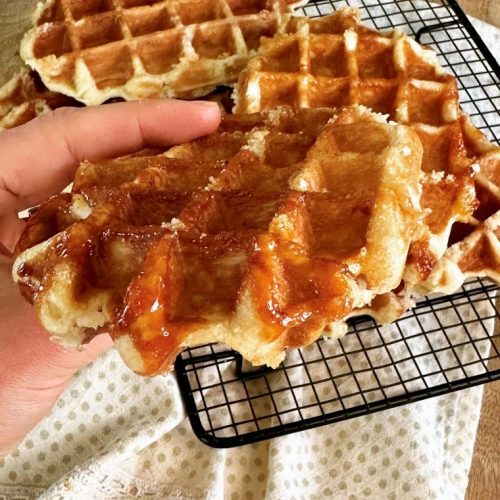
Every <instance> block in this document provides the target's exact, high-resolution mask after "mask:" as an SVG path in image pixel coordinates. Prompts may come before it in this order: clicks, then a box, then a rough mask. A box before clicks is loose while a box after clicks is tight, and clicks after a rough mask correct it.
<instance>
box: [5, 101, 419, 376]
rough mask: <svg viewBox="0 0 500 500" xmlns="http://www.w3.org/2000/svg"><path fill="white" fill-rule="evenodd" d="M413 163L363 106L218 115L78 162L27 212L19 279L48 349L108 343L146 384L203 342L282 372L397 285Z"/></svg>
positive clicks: (414, 157) (405, 141) (407, 143)
mask: <svg viewBox="0 0 500 500" xmlns="http://www.w3.org/2000/svg"><path fill="white" fill-rule="evenodd" d="M361 138H362V140H361ZM421 154H422V151H421V144H420V141H419V140H418V137H417V135H416V134H415V133H414V132H413V131H412V130H410V129H409V128H407V127H404V126H401V125H396V124H388V123H387V122H386V121H385V120H384V119H383V118H382V117H380V116H379V115H376V114H373V113H371V112H370V111H368V110H366V109H365V108H363V107H359V106H353V107H348V108H345V109H343V110H341V111H340V112H338V113H335V111H334V110H331V109H312V110H303V111H298V112H294V111H292V110H291V109H290V108H278V109H275V110H270V111H268V112H263V113H259V114H255V115H245V116H232V115H226V116H224V118H223V121H222V125H221V127H220V129H219V130H218V132H216V133H215V134H212V135H210V136H207V137H206V138H202V139H199V140H196V141H194V142H191V143H187V144H184V145H180V146H175V147H173V148H171V149H169V150H168V151H167V152H165V153H162V154H159V155H158V154H154V152H153V151H148V152H145V153H141V154H139V155H135V156H132V157H126V158H121V159H117V160H110V161H106V162H102V163H97V164H93V163H89V162H84V163H83V164H82V165H81V166H80V167H79V169H78V171H77V173H76V177H75V181H74V184H73V191H72V193H66V194H62V195H58V196H55V197H53V198H52V199H50V200H48V201H47V202H46V203H45V204H44V205H42V206H41V207H40V208H39V209H38V210H37V211H36V212H35V213H34V214H33V215H32V216H31V218H30V220H29V222H28V225H27V228H26V230H25V232H24V233H23V235H22V237H21V239H20V241H19V242H18V245H17V249H16V252H17V254H18V257H17V259H16V261H15V264H14V268H13V275H14V279H15V280H16V281H17V282H18V284H19V287H20V289H21V291H22V292H23V294H24V296H25V297H26V298H27V299H28V300H30V301H32V302H34V304H35V307H36V310H37V313H38V317H39V318H40V321H41V323H42V324H43V326H44V327H45V328H46V329H47V330H48V331H49V332H50V334H51V335H52V336H54V337H55V338H56V339H57V340H59V341H61V342H63V343H65V344H69V345H80V344H81V343H82V342H86V341H88V340H89V339H90V338H92V336H94V335H95V334H96V333H97V332H101V331H107V332H111V335H112V337H113V338H114V340H115V345H116V347H117V348H118V350H119V351H120V353H121V354H122V356H123V358H124V360H125V361H126V363H127V364H128V365H129V366H130V367H131V368H132V369H133V370H135V371H136V372H138V373H141V374H144V375H154V374H157V373H161V372H163V371H165V370H168V369H169V368H170V367H171V366H172V363H173V360H174V359H175V356H176V355H177V353H178V352H180V350H182V349H183V348H184V347H186V346H192V345H198V344H203V343H207V342H221V343H224V344H227V345H229V346H230V347H232V348H234V349H236V350H238V351H239V352H240V353H241V354H242V355H243V356H244V357H245V358H246V359H248V360H249V361H251V362H252V363H254V364H268V365H270V366H276V365H277V364H279V362H280V361H281V360H282V359H283V357H284V350H285V349H286V348H295V347H300V346H304V345H307V344H309V343H310V342H313V341H314V340H315V339H316V338H317V337H318V336H319V335H320V334H321V333H322V332H323V331H324V329H325V327H326V326H327V325H329V327H330V331H332V332H336V333H339V332H342V331H344V330H345V328H344V327H343V325H344V318H345V317H346V316H347V315H348V314H350V313H351V312H352V310H353V309H354V308H360V307H362V306H363V305H365V304H367V303H370V301H371V300H372V298H373V297H374V296H375V295H377V294H383V293H386V292H388V291H390V290H392V289H394V288H395V287H396V286H397V284H398V283H399V282H400V280H401V278H402V275H403V271H404V267H405V262H406V257H407V253H408V248H409V245H410V241H411V240H412V238H413V235H414V232H415V228H416V227H417V225H418V221H419V218H420V216H421V210H420V206H419V203H418V199H419V190H418V182H419V177H420V173H421V172H420V168H419V167H420V162H421ZM353 186H356V188H355V189H353Z"/></svg>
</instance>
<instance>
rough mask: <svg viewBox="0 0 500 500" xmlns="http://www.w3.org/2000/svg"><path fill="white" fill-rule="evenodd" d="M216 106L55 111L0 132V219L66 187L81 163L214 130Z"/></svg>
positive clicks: (152, 104)
mask: <svg viewBox="0 0 500 500" xmlns="http://www.w3.org/2000/svg"><path fill="white" fill-rule="evenodd" d="M219 122H220V112H219V109H218V107H217V105H216V104H213V103H206V102H185V101H174V100H150V101H138V102H130V103H117V104H107V105H104V106H99V107H90V108H78V109H77V108H61V109H59V110H56V111H55V112H52V113H48V114H46V115H42V116H40V117H38V118H36V119H35V120H33V121H31V122H29V123H27V124H26V125H23V126H21V127H18V128H16V129H12V130H7V131H5V132H2V133H0V217H1V216H2V214H7V213H9V212H17V211H20V210H22V209H24V208H28V207H30V206H33V205H35V204H37V203H39V202H40V201H42V200H44V199H45V198H47V197H48V196H50V195H51V194H54V193H57V192H58V191H60V190H61V189H63V188H64V187H65V186H66V185H67V184H69V182H71V180H72V178H73V175H74V172H75V169H76V167H77V166H78V164H79V163H80V162H81V161H82V160H85V159H86V160H91V161H96V160H101V159H105V158H111V157H113V156H119V155H124V154H128V153H133V152H135V151H138V150H139V149H141V148H143V147H145V146H167V145H171V144H177V143H181V142H186V141H189V140H191V139H194V138H196V137H199V136H202V135H206V134H208V133H210V132H212V131H214V130H215V129H216V128H217V126H218V125H219Z"/></svg>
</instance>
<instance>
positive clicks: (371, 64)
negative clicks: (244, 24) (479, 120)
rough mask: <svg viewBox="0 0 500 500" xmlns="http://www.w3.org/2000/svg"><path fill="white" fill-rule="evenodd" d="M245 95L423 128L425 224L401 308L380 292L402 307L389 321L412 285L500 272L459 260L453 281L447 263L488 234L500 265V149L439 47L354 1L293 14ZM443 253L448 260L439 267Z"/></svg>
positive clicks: (248, 73) (252, 71)
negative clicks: (468, 104)
mask: <svg viewBox="0 0 500 500" xmlns="http://www.w3.org/2000/svg"><path fill="white" fill-rule="evenodd" d="M235 103H236V104H235V112H237V113H252V112H258V111H261V110H263V109H268V108H272V107H274V106H277V105H283V104H287V105H290V106H292V107H294V108H295V109H301V108H314V107H317V106H333V107H336V106H344V105H348V104H360V105H365V106H367V107H369V108H371V109H373V110H374V111H377V112H380V113H383V114H385V115H388V116H389V117H390V119H391V120H394V121H396V122H398V123H401V124H405V125H408V126H410V127H411V128H413V129H414V130H415V131H416V132H417V134H418V135H419V137H420V140H421V141H422V144H423V150H424V153H423V161H422V170H423V172H424V174H423V178H422V191H423V192H422V198H421V204H422V208H423V210H424V213H425V217H424V226H423V228H422V231H420V233H419V234H416V237H415V241H414V242H413V243H412V246H411V249H410V253H409V257H408V265H407V269H406V272H405V277H404V281H405V289H404V290H402V291H401V292H400V295H399V296H398V300H399V299H401V300H399V304H400V305H399V307H394V304H395V303H397V302H398V300H392V299H394V298H395V297H392V298H386V299H382V298H380V299H378V302H379V303H380V304H382V302H383V303H384V304H386V305H387V304H388V307H389V309H390V308H392V309H393V310H394V311H395V312H394V314H390V313H389V312H388V311H387V310H385V311H384V312H383V313H382V312H381V311H379V314H377V311H374V314H375V315H376V316H377V317H378V318H379V319H382V318H384V319H385V320H387V319H388V318H391V319H395V317H397V316H398V315H399V314H400V313H401V312H402V311H403V310H404V308H405V307H407V305H405V306H401V304H402V301H403V302H405V304H408V301H407V297H405V294H407V293H409V290H412V291H415V290H417V289H422V288H423V289H424V290H425V291H427V292H430V291H433V290H434V289H433V285H432V284H436V290H448V291H449V290H452V289H455V288H456V286H460V285H461V284H462V282H463V279H465V277H467V276H471V275H476V276H489V277H490V278H493V279H498V271H499V269H498V267H496V268H494V269H492V267H491V265H492V260H491V259H489V261H488V262H489V263H488V264H485V267H484V268H482V269H480V268H474V271H472V268H470V267H467V266H466V267H467V269H468V270H467V271H466V270H465V268H464V269H463V272H462V279H459V277H458V276H457V273H458V272H459V269H462V267H461V266H460V264H457V265H456V266H455V267H454V270H455V271H454V273H455V275H454V278H453V285H452V283H451V282H450V283H449V284H446V283H444V282H443V280H445V277H446V276H450V279H451V272H444V271H443V269H444V268H449V266H450V265H451V264H450V262H455V261H456V259H457V258H458V255H459V254H461V253H462V252H465V253H466V254H467V255H469V256H470V254H471V253H472V254H474V253H476V254H478V256H479V254H481V252H482V248H483V247H482V246H480V245H479V241H481V242H482V241H483V240H484V238H485V235H488V237H487V239H488V241H490V242H491V244H492V247H491V251H493V252H494V251H496V252H497V254H496V255H497V256H496V262H497V266H498V258H499V255H500V254H498V239H496V241H495V238H496V236H495V234H496V233H495V231H494V230H492V229H491V227H492V225H494V224H495V220H496V219H495V218H494V219H493V220H492V221H490V222H489V223H488V225H484V221H485V219H487V218H488V217H490V216H492V214H495V213H497V211H498V210H500V198H499V194H498V193H499V186H500V182H499V181H500V179H499V178H498V175H499V174H498V173H499V171H500V154H499V152H500V149H499V148H498V147H497V146H495V145H493V144H490V143H489V142H488V141H487V140H486V138H485V137H484V136H483V134H482V133H481V132H479V131H478V130H477V129H476V128H475V127H474V126H473V125H472V124H471V123H470V121H469V119H468V117H467V116H466V115H465V114H464V113H463V112H462V111H461V110H460V106H459V100H458V90H457V83H456V80H455V78H454V77H453V76H451V75H448V74H446V73H445V71H444V70H443V69H442V68H441V67H440V65H439V64H438V60H437V57H436V54H435V53H434V52H433V51H432V50H431V49H429V48H425V47H423V46H421V45H419V44H418V43H416V42H415V41H413V40H412V39H411V38H409V37H408V36H406V35H405V34H404V33H402V32H400V31H398V30H394V31H390V32H387V33H379V32H376V31H373V30H371V29H368V28H366V27H364V26H363V25H361V24H360V18H359V12H358V10H357V9H353V8H344V9H341V10H339V11H338V12H336V13H335V14H333V15H330V16H325V17H322V18H319V19H309V18H299V17H297V18H291V19H290V20H289V22H288V24H287V26H286V27H285V28H284V30H283V32H282V33H279V34H277V35H275V36H274V37H273V38H264V39H262V41H261V46H260V48H259V51H258V54H257V56H256V57H254V58H252V59H251V60H250V61H249V63H248V66H247V68H246V69H245V71H244V72H243V73H242V74H241V76H240V79H239V81H238V84H237V87H236V89H235ZM464 231H465V233H464ZM471 231H474V235H475V236H472V235H471V236H470V237H468V238H467V239H466V240H464V241H463V242H462V243H460V242H459V240H457V239H456V238H457V237H459V236H460V232H462V233H464V234H468V233H470V232H471ZM454 243H457V245H458V246H455V245H453V244H454ZM476 243H477V245H476ZM451 245H453V246H451ZM493 248H495V249H496V250H493ZM457 249H460V250H457ZM443 255H444V257H443ZM441 258H443V259H444V261H445V262H447V263H448V264H444V263H442V264H439V265H438V263H439V262H440V259H441ZM459 260H460V259H459ZM479 260H480V259H479ZM476 263H477V262H476ZM436 266H437V269H436V271H435V274H432V273H433V270H434V269H435V268H436ZM493 267H495V266H493ZM422 282H425V286H422V287H421V286H420V285H421V284H422ZM438 282H439V286H438V285H437V283H438Z"/></svg>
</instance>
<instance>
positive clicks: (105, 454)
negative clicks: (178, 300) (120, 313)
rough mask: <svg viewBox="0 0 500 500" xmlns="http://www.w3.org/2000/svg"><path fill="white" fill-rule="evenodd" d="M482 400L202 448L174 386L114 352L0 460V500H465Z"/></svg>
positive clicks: (438, 402)
mask: <svg viewBox="0 0 500 500" xmlns="http://www.w3.org/2000/svg"><path fill="white" fill-rule="evenodd" d="M481 394H482V388H481V387H477V388H474V389H469V390H467V391H462V392H459V393H453V394H450V395H447V396H443V397H440V398H434V399H431V400H427V401H425V402H420V403H416V404H413V405H407V406H405V407H401V408H396V409H392V410H388V411H385V412H381V413H376V414H373V415H368V416H366V417H361V418H357V419H353V420H350V421H345V422H341V423H337V424H334V425H329V426H325V427H321V428H318V429H314V430H310V431H306V432H302V433H297V434H292V435H289V436H285V437H282V438H277V439H274V440H271V441H268V442H263V443H258V444H253V445H249V446H244V447H240V448H235V449H229V450H216V449H213V448H209V447H207V446H205V445H204V444H202V443H201V442H200V441H199V440H198V439H197V438H196V437H195V436H194V435H193V432H192V430H191V427H190V425H189V422H188V420H187V419H186V418H185V415H184V412H183V408H182V404H181V400H180V396H179V392H178V388H177V385H176V381H175V378H174V377H173V376H172V375H168V376H164V377H156V378H153V379H144V378H141V377H138V376H136V375H135V374H133V373H131V372H130V371H129V370H128V369H127V368H126V367H125V366H124V364H123V363H122V362H121V361H120V359H119V357H118V355H117V354H116V353H115V352H109V353H107V354H106V355H105V356H103V357H102V358H101V359H99V360H98V361H96V362H95V363H93V364H92V365H90V366H89V367H88V368H86V369H85V370H83V371H82V372H80V373H79V374H78V375H77V376H76V377H75V379H74V381H73V382H72V384H71V386H70V387H68V388H67V390H66V391H65V392H64V394H63V395H62V397H61V398H60V400H59V401H58V403H57V404H56V406H55V407H54V409H53V411H52V412H51V414H50V415H49V416H48V417H47V418H46V419H45V420H44V421H43V422H42V423H41V424H40V425H38V427H36V428H35V429H34V430H33V431H32V432H31V433H30V434H29V435H28V436H27V438H26V439H25V440H24V442H23V443H22V444H21V445H20V446H19V448H18V449H17V450H16V451H15V452H14V453H12V454H11V455H9V456H7V457H5V458H3V459H0V499H1V500H7V499H8V500H10V499H11V498H16V499H24V498H41V499H53V498H64V499H88V498H99V499H101V498H143V497H148V498H149V497H151V498H179V497H182V498H184V497H187V498H229V499H235V500H236V499H252V498H255V499H262V498H266V499H281V498H283V495H284V494H285V493H286V494H287V496H288V497H289V498H297V499H298V498H307V499H312V498H339V499H344V498H351V499H355V498H398V499H399V498H411V499H415V498H422V499H428V498H450V499H451V498H457V499H459V498H462V497H463V493H464V491H465V488H466V486H467V476H468V470H469V466H470V461H471V456H472V449H473V444H474V438H475V431H476V428H477V422H478V418H479V408H480V400H481Z"/></svg>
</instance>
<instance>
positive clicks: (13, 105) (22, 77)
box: [0, 69, 78, 131]
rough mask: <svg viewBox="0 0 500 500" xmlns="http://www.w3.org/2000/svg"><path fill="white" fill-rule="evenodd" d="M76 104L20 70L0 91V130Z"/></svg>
mask: <svg viewBox="0 0 500 500" xmlns="http://www.w3.org/2000/svg"><path fill="white" fill-rule="evenodd" d="M76 105H78V102H77V101H75V100H74V99H71V98H70V97H66V96H64V95H62V94H58V93H57V92H51V91H50V90H48V89H47V88H46V87H45V85H43V83H42V82H41V81H40V79H39V77H38V75H36V73H34V72H33V71H29V70H27V69H23V70H21V71H20V72H19V73H17V74H16V75H14V76H13V77H12V78H11V79H10V80H9V81H8V82H7V83H6V84H5V85H3V86H2V87H1V88H0V131H1V130H4V129H9V128H14V127H17V126H19V125H23V124H24V123H26V122H29V121H30V120H32V119H33V118H35V117H37V116H38V115H41V114H43V113H46V112H47V111H50V110H53V109H57V108H60V107H63V106H76Z"/></svg>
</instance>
